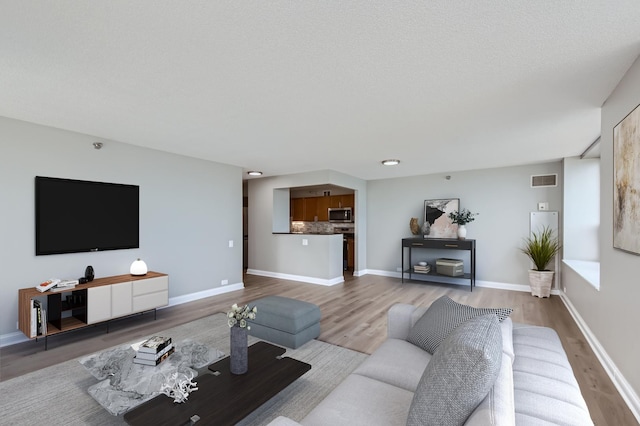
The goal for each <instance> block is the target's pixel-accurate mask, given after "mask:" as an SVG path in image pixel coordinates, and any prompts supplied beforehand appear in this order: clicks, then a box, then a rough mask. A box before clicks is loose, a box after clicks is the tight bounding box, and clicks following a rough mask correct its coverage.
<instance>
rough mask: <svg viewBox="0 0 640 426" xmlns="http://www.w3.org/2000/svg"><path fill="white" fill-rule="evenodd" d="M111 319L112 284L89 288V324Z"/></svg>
mask: <svg viewBox="0 0 640 426" xmlns="http://www.w3.org/2000/svg"><path fill="white" fill-rule="evenodd" d="M108 319H111V286H110V285H104V286H100V287H92V288H89V289H87V324H93V323H96V322H100V321H106V320H108Z"/></svg>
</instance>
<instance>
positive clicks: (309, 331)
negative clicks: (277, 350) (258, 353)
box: [249, 296, 320, 349]
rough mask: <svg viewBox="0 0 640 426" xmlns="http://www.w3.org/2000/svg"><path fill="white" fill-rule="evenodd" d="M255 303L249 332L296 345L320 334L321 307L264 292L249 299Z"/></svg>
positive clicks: (287, 344) (267, 339) (273, 340)
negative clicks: (264, 293)
mask: <svg viewBox="0 0 640 426" xmlns="http://www.w3.org/2000/svg"><path fill="white" fill-rule="evenodd" d="M252 305H255V306H257V307H258V313H257V315H256V319H254V320H250V321H249V324H250V326H251V328H250V329H249V334H250V335H252V336H255V337H257V338H259V339H263V340H266V341H269V342H272V343H275V344H278V345H282V346H286V347H288V348H292V349H296V348H298V347H300V346H302V345H303V344H305V343H306V342H308V341H309V340H311V339H315V338H316V337H318V336H319V335H320V308H318V306H316V305H314V304H313V303H308V302H303V301H301V300H295V299H289V298H287V297H281V296H267V297H263V298H262V299H258V300H255V301H253V302H251V303H249V306H252Z"/></svg>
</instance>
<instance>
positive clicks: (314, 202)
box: [302, 197, 318, 222]
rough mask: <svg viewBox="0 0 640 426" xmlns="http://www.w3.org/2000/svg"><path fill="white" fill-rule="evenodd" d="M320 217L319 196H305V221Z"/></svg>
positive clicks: (312, 220)
mask: <svg viewBox="0 0 640 426" xmlns="http://www.w3.org/2000/svg"><path fill="white" fill-rule="evenodd" d="M317 217H318V197H309V198H304V213H303V219H302V220H304V221H305V222H314V221H315V220H316V218H317Z"/></svg>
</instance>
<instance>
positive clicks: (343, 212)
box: [329, 207, 353, 222]
mask: <svg viewBox="0 0 640 426" xmlns="http://www.w3.org/2000/svg"><path fill="white" fill-rule="evenodd" d="M351 215H352V213H351V207H340V208H330V209H329V222H353V217H352V216H351Z"/></svg>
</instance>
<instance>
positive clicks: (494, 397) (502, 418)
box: [464, 351, 516, 426]
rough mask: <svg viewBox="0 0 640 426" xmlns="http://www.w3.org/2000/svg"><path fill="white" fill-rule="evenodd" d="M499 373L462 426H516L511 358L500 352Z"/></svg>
mask: <svg viewBox="0 0 640 426" xmlns="http://www.w3.org/2000/svg"><path fill="white" fill-rule="evenodd" d="M502 355H503V356H502V364H501V366H500V372H499V373H498V377H497V378H496V381H495V382H494V383H493V386H492V387H491V389H490V390H489V393H488V394H487V396H486V397H485V398H484V399H483V400H482V402H481V403H480V404H479V405H478V407H477V408H476V409H475V410H474V411H473V413H472V414H471V416H469V418H468V419H467V421H466V422H465V424H464V426H487V425H492V426H513V425H515V424H516V418H515V400H514V394H513V369H512V366H511V358H509V357H508V356H504V351H502Z"/></svg>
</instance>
